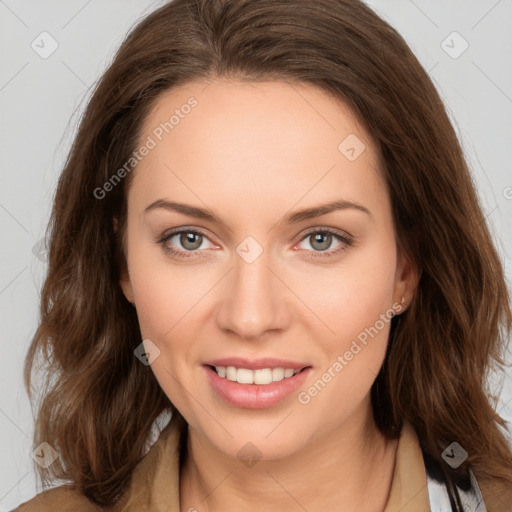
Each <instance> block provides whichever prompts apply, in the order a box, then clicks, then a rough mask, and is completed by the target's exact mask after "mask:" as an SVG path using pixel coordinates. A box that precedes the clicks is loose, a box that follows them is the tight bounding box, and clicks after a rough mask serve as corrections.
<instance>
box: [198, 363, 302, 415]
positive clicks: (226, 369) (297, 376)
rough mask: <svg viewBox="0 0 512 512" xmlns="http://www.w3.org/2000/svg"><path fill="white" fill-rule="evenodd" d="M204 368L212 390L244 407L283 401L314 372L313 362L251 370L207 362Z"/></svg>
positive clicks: (230, 403)
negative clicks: (307, 364) (287, 366)
mask: <svg viewBox="0 0 512 512" xmlns="http://www.w3.org/2000/svg"><path fill="white" fill-rule="evenodd" d="M203 368H204V371H205V377H206V380H207V381H208V382H209V384H210V386H211V388H212V389H213V391H214V392H215V393H216V394H217V395H218V396H219V397H220V398H221V399H222V400H223V401H224V402H225V403H227V404H229V405H231V406H234V407H237V408H244V409H267V408H269V407H273V406H275V405H278V404H280V403H281V402H282V401H284V400H285V399H286V398H287V397H289V396H291V395H293V394H294V393H295V392H297V390H298V389H299V388H300V387H301V386H303V385H304V383H305V382H306V379H307V377H308V375H309V373H310V372H312V366H304V367H302V368H300V369H298V368H295V369H294V368H284V367H275V368H258V369H255V370H251V369H249V368H237V367H235V366H217V365H211V364H204V365H203ZM285 374H286V376H285Z"/></svg>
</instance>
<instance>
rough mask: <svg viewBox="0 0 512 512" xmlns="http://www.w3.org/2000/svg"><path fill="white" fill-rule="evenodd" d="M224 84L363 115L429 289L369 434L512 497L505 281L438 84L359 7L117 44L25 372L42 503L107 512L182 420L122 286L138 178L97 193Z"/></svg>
mask: <svg viewBox="0 0 512 512" xmlns="http://www.w3.org/2000/svg"><path fill="white" fill-rule="evenodd" d="M216 77H226V78H234V79H237V80H244V81H254V82H256V81H268V80H279V81H285V82H289V83H291V84H293V83H306V84H310V85H313V86H316V87H319V88H321V89H322V90H323V91H325V92H327V93H330V94H332V95H334V96H335V97H336V98H339V99H340V100H342V101H344V102H346V103H347V104H348V105H349V106H350V107H351V108H352V109H353V111H354V112H355V114H356V115H357V116H358V118H359V119H360V121H361V122H362V123H363V125H364V126H365V128H366V129H367V131H368V132H369V133H370V135H371V136H372V139H373V141H374V143H375V145H376V148H377V151H378V153H379V156H380V160H381V170H382V173H383V176H384V177H385V181H386V183H387V188H388V191H389V194H390V198H391V203H392V208H393V213H394V223H395V229H396V233H397V239H398V246H399V250H400V251H403V253H404V254H406V255H407V256H408V257H409V258H410V259H411V261H413V262H415V264H416V265H417V266H418V268H419V270H420V273H421V274H420V275H421V277H420V281H419V285H418V289H417V293H416V295H415V296H414V298H413V300H412V302H411V304H410V306H409V308H408V309H407V311H406V312H405V313H404V314H402V315H401V316H399V317H395V318H394V319H393V321H392V328H391V333H390V339H389V346H388V352H387V355H386V359H385V362H384V365H383V366H382V369H381V371H380V373H379V375H378V377H377V379H376V381H375V383H374V385H373V387H372V404H373V409H374V416H375V421H376V423H377V425H378V427H379V429H380V430H381V431H382V432H383V433H384V434H385V435H386V436H388V437H389V438H396V437H397V436H398V435H399V432H400V427H401V425H402V424H403V422H404V421H405V420H407V421H410V422H411V423H412V425H413V426H414V428H415V430H416V432H417V434H418V438H419V441H420V443H421V447H422V449H423V450H424V452H425V453H426V454H427V455H428V456H429V457H432V458H433V459H435V460H436V461H439V462H440V463H441V464H442V462H441V453H442V452H443V450H444V449H445V448H446V447H447V446H448V445H449V444H450V443H451V442H452V441H457V442H458V443H459V444H460V445H461V446H462V447H463V448H464V449H465V450H466V451H467V452H468V459H467V461H466V462H465V463H464V464H462V465H461V466H460V467H459V468H458V469H457V470H456V471H455V470H451V468H447V469H449V471H448V473H447V474H448V476H449V477H450V478H456V477H457V476H458V475H462V474H466V473H467V470H468V467H471V469H472V470H473V472H474V473H475V475H476V477H477V480H478V481H479V483H482V482H486V481H489V482H491V481H492V482H495V483H498V484H503V489H505V486H507V485H508V486H511V485H512V454H511V451H510V447H509V446H508V444H507V439H506V437H505V435H504V433H503V431H502V430H501V429H504V428H506V424H505V422H504V420H503V419H502V418H501V417H500V416H499V415H498V414H497V413H496V412H495V410H494V408H493V406H492V405H491V403H490V402H491V398H492V397H491V396H490V395H489V391H488V390H487V388H486V379H487V376H488V373H489V371H490V370H491V369H494V368H498V369H499V368H500V366H501V365H502V364H504V361H503V360H502V356H503V354H504V353H505V349H506V340H507V335H508V333H509V332H510V329H511V323H512V315H511V310H510V304H509V298H508V293H507V288H506V284H505V279H504V273H503V268H502V264H501V262H500V259H499V256H498V254H497V251H496V249H495V247H494V246H493V243H492V239H491V236H490V233H489V230H488V227H487V225H486V222H485V217H484V215H483V213H482V209H481V207H480V205H479V201H478V197H477V194H476V192H475V188H474V186H473V183H472V180H471V177H470V172H469V170H468V166H467V164H466V162H465V160H464V157H463V152H462V150H461V146H460V144H459V141H458V139H457V136H456V134H455V132H454V129H453V127H452V125H451V123H450V121H449V118H448V116H447V113H446V111H445V107H444V105H443V103H442V101H441V99H440V97H439V94H438V93H437V91H436V89H435V87H434V85H433V84H432V82H431V80H430V79H429V76H428V74H427V73H426V72H425V70H424V69H423V68H422V67H421V65H420V64H419V62H418V60H417V59H416V57H415V56H414V55H413V53H412V52H411V50H410V49H409V48H408V46H407V44H406V43H405V42H404V40H403V39H402V37H401V36H400V35H399V34H398V33H397V32H396V31H395V30H394V29H393V28H392V27H391V26H390V25H388V24H387V23H386V22H384V21H383V20H382V19H380V18H379V17H378V16H377V15H376V14H375V13H374V12H373V11H372V10H371V9H370V8H368V7H367V6H366V5H365V4H364V3H362V2H360V1H354V0H315V1H310V0H287V1H275V0H174V1H173V2H170V3H168V4H165V5H164V6H162V7H160V8H159V9H157V10H155V11H154V12H153V13H151V14H150V15H149V16H147V17H146V18H145V19H144V20H143V21H142V22H141V23H140V24H139V25H138V26H137V27H135V28H134V29H133V31H132V32H131V33H130V34H129V35H128V36H127V38H126V39H125V41H124V42H123V44H122V46H121V47H120V49H119V51H118V52H117V54H116V55H115V58H114V60H113V63H112V64H111V66H110V67H109V68H108V69H107V71H106V72H105V73H104V75H103V76H102V78H101V79H100V80H99V82H98V84H97V85H96V87H95V90H94V92H93V95H92V97H91V99H90V101H89V103H88V106H87V109H86V111H85V113H84V115H83V118H82V120H81V123H80V127H79V130H78V133H77V135H76V138H75V140H74V143H73V146H72V148H71V151H70V153H69V155H68V158H67V161H66V163H65V167H64V169H63V171H62V174H61V176H60V179H59V182H58V187H57V191H56V195H55V200H54V205H53V211H52V214H51V219H50V223H49V225H48V234H47V237H48V240H49V267H48V274H47V277H46V280H45V283H44V286H43V289H42V295H41V304H40V316H41V319H40V324H39V327H38V329H37V331H36V333H35V335H34V339H33V341H32V344H31V346H30V349H29V351H28V354H27V358H26V362H25V385H26V388H27V391H28V393H29V395H30V398H31V400H34V393H33V392H32V386H33V385H32V384H31V383H32V382H33V381H34V379H33V375H32V374H33V372H34V369H35V368H34V366H35V362H36V359H37V356H38V355H40V356H41V357H42V365H41V367H40V368H39V369H40V370H42V374H43V377H44V379H45V380H43V381H42V382H44V384H43V385H41V384H40V382H39V381H38V382H37V387H38V390H39V391H41V403H40V404H38V410H37V417H36V425H35V435H34V443H35V444H34V445H35V446H37V445H38V444H39V443H41V442H43V441H46V442H48V443H49V444H51V445H52V446H53V447H54V448H55V449H56V450H57V451H58V453H59V456H60V458H59V459H57V460H56V461H55V462H54V463H53V464H52V465H51V466H50V467H49V468H48V469H47V470H43V469H42V468H39V467H38V468H37V469H38V471H39V474H40V477H41V479H42V481H43V485H47V484H48V483H51V482H52V480H53V481H56V480H62V481H64V482H69V481H71V482H73V483H75V484H76V486H77V489H78V490H79V491H80V492H82V493H83V494H84V495H86V496H87V497H89V498H90V499H91V500H92V501H94V502H96V503H97V504H100V505H109V504H113V503H114V502H115V501H116V499H117V498H118V497H119V496H120V494H121V493H122V492H123V490H124V489H125V488H126V485H127V483H128V481H129V478H130V475H131V473H132V471H133V469H134V467H135V465H136V464H137V463H138V462H139V461H140V458H141V457H142V455H143V453H144V446H145V443H146V440H147V438H148V436H149V433H150V429H151V425H152V424H153V421H154V420H155V418H156V417H157V416H158V415H159V414H160V413H161V412H163V411H164V410H165V409H168V410H171V411H173V412H175V413H176V414H179V412H178V411H175V410H174V408H173V405H172V404H171V403H170V402H169V400H168V398H167V397H166V395H165V394H164V392H163V391H162V389H161V388H160V386H159V385H158V383H157V381H156V379H155V377H154V375H153V373H152V372H151V369H150V368H149V367H147V366H145V365H143V364H141V363H140V361H139V360H138V359H137V358H136V357H135V356H134V353H133V351H134V349H135V347H137V346H138V345H139V344H140V343H141V338H140V330H139V325H138V321H137V316H136V311H135V309H134V308H133V307H132V305H131V304H129V303H128V302H127V300H126V298H125V297H124V295H123V293H122V291H121V288H120V286H119V275H120V269H121V268H122V265H123V264H124V256H123V244H122V241H123V234H124V232H125V227H126V225H125V224H126V201H125V198H126V192H127V189H128V187H129V184H130V181H131V176H133V172H128V173H127V175H126V177H124V179H122V180H120V182H119V183H116V184H115V186H113V187H110V188H111V189H112V190H109V191H108V193H106V194H103V193H102V194H99V193H98V192H97V191H98V190H99V189H102V187H104V184H105V183H107V182H108V181H109V180H110V179H111V178H112V175H113V174H114V173H115V172H116V170H118V169H119V168H121V167H123V165H124V164H125V163H126V162H127V161H128V160H129V158H130V156H131V155H132V153H133V151H134V149H136V148H137V144H138V143H140V141H139V140H138V139H139V134H140V129H141V126H142V123H143V121H144V119H145V117H146V116H147V114H148V112H149V110H150V108H151V107H152V106H153V105H154V103H155V101H156V100H157V99H158V98H159V97H160V95H162V93H164V92H165V91H168V90H169V89H171V88H173V87H176V86H179V85H183V84H186V83H187V82H190V81H193V80H199V79H204V80H210V79H214V78H216ZM95 191H96V192H95ZM99 196H102V197H99ZM113 218H117V219H118V221H119V226H118V228H119V229H118V231H115V230H114V228H113V225H112V219H113ZM34 387H35V386H34ZM500 428H501V429H500ZM444 466H446V464H443V467H444Z"/></svg>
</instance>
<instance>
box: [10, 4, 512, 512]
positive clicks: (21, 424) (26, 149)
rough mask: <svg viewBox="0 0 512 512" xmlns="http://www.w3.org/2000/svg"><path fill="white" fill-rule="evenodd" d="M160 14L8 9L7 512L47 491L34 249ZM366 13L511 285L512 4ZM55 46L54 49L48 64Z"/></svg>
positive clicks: (497, 384) (510, 388) (502, 386)
mask: <svg viewBox="0 0 512 512" xmlns="http://www.w3.org/2000/svg"><path fill="white" fill-rule="evenodd" d="M162 3H163V2H154V1H150V0H123V1H121V0H103V1H101V2H100V1H99V0H88V1H87V0H72V1H67V2H62V1H60V2H59V1H57V0H47V1H46V2H44V3H43V2H40V1H36V0H32V1H29V0H19V1H15V0H0V48H1V52H2V53H1V56H2V66H1V67H0V112H1V114H0V144H1V147H0V150H1V153H0V155H1V160H0V177H1V181H0V226H1V237H2V241H1V245H0V251H1V252H0V254H1V260H0V261H1V264H0V318H1V333H2V345H1V346H2V350H3V357H1V358H0V375H1V378H2V394H1V397H0V433H1V438H0V439H1V442H0V460H1V461H2V464H1V466H0V512H1V511H5V510H11V509H12V508H14V507H15V506H17V505H18V504H19V503H20V502H22V501H26V500H27V499H29V498H31V497H32V496H33V495H34V494H36V492H38V491H39V490H38V489H36V480H35V475H34V472H33V469H32V459H31V458H30V454H31V452H32V447H31V442H30V439H31V436H32V423H33V420H32V415H31V410H30V406H29V403H28V399H27V397H26V394H25V390H24V387H23V384H22V366H23V360H24V357H25V353H26V350H27V348H28V345H29V342H30V340H31V336H32V335H33V333H34V331H35V328H36V326H37V319H38V299H39V289H40V286H41V283H42V280H43V277H44V272H45V265H46V264H45V261H44V259H45V254H44V251H38V250H37V243H38V241H40V240H41V238H42V236H43V234H44V229H45V226H46V222H47V218H48V214H49V211H50V206H51V200H52V196H53V193H54V189H55V185H56V180H57V177H58V174H59V172H60V170H61V168H62V164H63V161H64V158H65V156H66V153H67V151H68V149H69V147H70V144H71V142H72V139H73V135H74V133H75V130H76V124H77V121H78V119H79V116H80V113H81V111H82V109H83V106H84V104H85V102H86V99H87V98H88V93H89V88H90V86H91V85H92V84H93V83H94V82H95V81H96V80H97V79H98V77H99V76H100V75H101V73H102V72H103V71H104V69H105V68H106V66H107V65H108V63H109V62H110V60H111V58H112V57H113V54H114V51H115V50H116V49H117V47H118V46H119V44H120V43H121V41H122V39H123V38H124V36H125V34H126V33H127V31H128V29H129V28H130V27H132V26H133V25H134V24H135V23H136V22H137V21H138V20H139V19H141V18H142V17H144V16H145V15H146V14H147V13H149V12H150V11H151V10H153V9H154V8H156V7H158V6H159V5H161V4H162ZM368 3H369V5H371V6H372V7H373V8H374V9H375V10H376V11H377V12H378V13H379V14H380V15H381V16H382V17H384V18H385V19H386V20H387V21H388V22H390V23H391V24H392V25H393V26H394V27H396V28H397V29H398V31H399V32H400V33H401V34H402V35H403V37H404V38H405V39H406V41H407V42H408V43H409V45H410V46H411V48H412V50H413V51H414V52H415V54H416V55H417V56H418V58H419V59H420V61H421V63H422V64H423V66H424V67H425V69H427V70H428V71H429V73H430V76H431V77H432V79H433V80H434V82H435V84H436V86H437V88H438V90H439V91H440V93H441V95H442V97H443V99H444V101H445V103H446V105H447V107H448V110H449V112H450V117H451V119H452V121H453V123H454V125H455V128H456V130H457V133H458V134H459V137H460V140H461V141H462V143H463V146H464V149H465V152H466V155H467V158H468V160H469V163H470V165H471V168H472V171H473V174H474V179H475V183H476V185H477V187H478V190H479V193H480V197H481V200H482V204H483V207H484V210H485V212H486V213H487V221H488V222H489V224H490V227H491V230H492V232H493V235H494V237H495V241H496V244H497V246H498V248H499V250H500V252H501V254H502V257H503V261H504V264H505V268H506V272H507V277H508V279H509V284H510V273H511V264H512V259H511V253H512V229H511V228H512V173H511V160H512V154H511V151H510V148H511V142H512V67H511V65H510V56H511V55H512V31H511V30H510V20H512V1H511V0H498V1H495V0H493V1H487V0H485V1H484V0H472V1H467V0H457V1H454V0H451V1H449V2H448V1H446V0H429V1H426V0H414V1H412V0H369V1H368ZM454 31H455V32H457V33H458V34H453V32H454ZM42 32H48V33H49V34H50V36H47V35H41V33H42ZM443 41H444V42H443ZM55 44H58V47H57V49H56V50H55V51H54V53H52V54H51V55H49V56H47V55H46V54H45V52H46V53H49V52H50V50H51V49H52V45H55ZM31 45H33V47H34V49H33V47H32V46H31ZM466 45H467V46H468V47H467V49H465V47H466ZM464 49H465V51H463V50H464ZM41 55H42V56H43V57H46V58H42V56H41ZM507 62H508V64H507ZM34 246H36V248H34ZM509 361H510V357H509ZM492 389H493V390H494V392H495V393H496V394H500V391H501V394H500V399H499V402H498V404H497V407H496V409H497V410H498V412H499V414H500V415H501V416H502V417H503V418H504V419H505V420H507V421H509V422H512V372H510V371H509V372H508V373H507V374H499V375H496V376H495V378H494V379H492ZM510 426H511V424H509V427H510Z"/></svg>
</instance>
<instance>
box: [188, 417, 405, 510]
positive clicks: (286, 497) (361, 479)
mask: <svg viewBox="0 0 512 512" xmlns="http://www.w3.org/2000/svg"><path fill="white" fill-rule="evenodd" d="M397 446H398V440H393V441H389V440H387V439H386V438H385V437H384V436H382V434H381V433H380V432H379V431H378V429H377V427H376V425H375V423H374V421H373V416H372V415H371V410H370V415H368V416H366V417H363V421H352V420H347V422H346V423H344V424H343V425H341V426H339V427H338V428H337V429H334V430H332V431H330V432H329V434H328V435H325V436H323V437H322V438H321V439H320V440H317V441H315V443H314V444H313V443H312V444H310V445H308V446H306V447H304V448H303V449H301V450H299V451H297V452H295V453H293V454H291V455H290V456H289V457H286V458H282V459H273V460H265V459H260V460H258V461H257V462H256V463H255V464H254V465H251V466H249V467H248V466H246V465H244V464H242V463H241V462H240V460H237V459H233V458H232V457H228V456H226V455H225V454H224V453H222V452H219V451H218V450H217V449H216V448H215V447H214V446H213V445H211V443H209V442H208V440H207V439H206V438H205V437H203V436H201V435H200V434H199V433H197V432H196V431H195V430H194V429H192V428H190V429H189V434H188V439H187V450H186V455H185V459H184V461H183V465H182V468H181V472H180V510H186V511H189V510H191V511H194V510H196V511H201V512H218V511H225V510H237V511H239V512H256V511H261V510H265V511H269V512H273V511H276V512H277V511H282V510H290V509H294V508H296V509H297V510H300V508H302V509H303V510H307V511H308V512H316V511H320V510H321V511H325V510H338V509H339V504H340V503H343V510H344V511H345V512H351V511H356V510H357V511H358V512H377V511H382V510H384V508H385V506H386V503H387V501H388V497H389V491H390V488H391V481H392V476H393V470H394V465H395V457H396V449H397Z"/></svg>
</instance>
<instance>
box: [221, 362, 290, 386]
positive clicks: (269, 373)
mask: <svg viewBox="0 0 512 512" xmlns="http://www.w3.org/2000/svg"><path fill="white" fill-rule="evenodd" d="M215 371H216V372H217V374H218V375H219V377H223V378H225V379H228V380H231V381H233V382H235V381H236V382H238V383H239V384H270V383H271V382H279V381H280V380H283V379H287V378H289V377H291V376H292V375H295V374H296V373H299V372H300V370H294V369H293V368H262V369H261V370H249V369H248V368H235V367H234V366H227V367H226V366H216V367H215Z"/></svg>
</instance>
